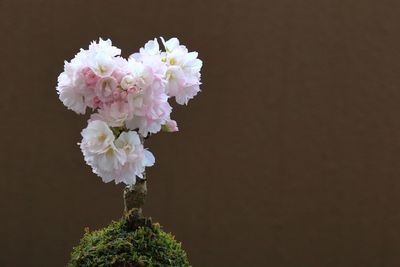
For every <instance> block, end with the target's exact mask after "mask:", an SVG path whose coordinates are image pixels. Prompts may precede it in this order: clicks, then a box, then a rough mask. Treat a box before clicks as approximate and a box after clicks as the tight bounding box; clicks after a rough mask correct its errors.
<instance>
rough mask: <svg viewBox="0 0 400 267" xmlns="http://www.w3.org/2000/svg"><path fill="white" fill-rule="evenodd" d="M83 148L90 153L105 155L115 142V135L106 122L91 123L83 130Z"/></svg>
mask: <svg viewBox="0 0 400 267" xmlns="http://www.w3.org/2000/svg"><path fill="white" fill-rule="evenodd" d="M81 135H82V137H83V139H82V143H81V147H84V149H85V150H87V151H88V152H90V153H105V152H107V151H108V149H109V148H110V146H111V145H112V144H113V142H114V139H115V137H114V134H113V132H112V131H111V130H110V128H109V127H108V125H107V124H106V123H105V122H104V121H100V120H94V121H90V122H89V124H88V126H87V127H86V128H85V129H83V130H82V133H81Z"/></svg>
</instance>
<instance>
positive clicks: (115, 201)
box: [0, 0, 400, 267]
mask: <svg viewBox="0 0 400 267" xmlns="http://www.w3.org/2000/svg"><path fill="white" fill-rule="evenodd" d="M399 14H400V2H399V1H395V0H393V1H386V0H383V1H372V0H364V1H350V0H347V1H327V0H323V1H311V0H303V1H294V0H293V1H288V0H280V1H271V0H252V1H248V0H228V1H213V0H202V1H200V0H199V1H184V0H164V1H153V0H146V1H145V0H142V1H136V0H131V1H128V0H126V1H102V0H97V1H81V0H80V1H78V0H70V1H51V0H36V1H28V0H0V33H1V37H0V48H1V49H0V115H1V119H0V130H1V131H0V148H1V150H0V151H1V153H0V160H1V161H0V162H1V168H0V170H1V172H0V173H1V174H0V175H1V179H0V211H1V213H0V214H1V220H0V265H1V266H63V265H65V264H66V263H67V261H68V259H69V254H70V252H71V249H72V246H74V245H76V244H78V242H79V239H80V237H81V236H82V234H83V229H84V227H86V226H87V227H89V228H90V229H92V230H94V229H98V228H101V227H104V226H106V225H107V224H108V223H109V222H110V221H111V220H116V219H118V218H120V216H121V215H122V210H123V200H122V189H123V186H122V185H118V186H117V185H114V184H104V183H103V182H101V180H100V179H99V178H98V177H96V176H95V175H94V174H93V173H92V172H91V169H90V168H89V167H88V166H86V165H85V163H84V161H83V156H82V154H81V152H80V150H79V147H78V146H77V145H76V143H77V142H79V141H80V131H81V130H82V129H83V128H84V127H86V120H87V118H88V117H87V116H78V115H76V114H74V113H73V112H71V111H68V110H67V109H66V108H65V107H64V106H63V105H62V103H61V102H60V101H59V100H58V96H57V94H56V90H55V86H56V81H57V76H58V74H59V73H60V72H61V71H62V70H63V61H64V60H70V59H71V58H72V57H73V56H74V55H75V53H76V52H77V51H78V50H79V49H80V48H87V46H88V45H89V43H90V42H91V41H92V40H96V39H98V37H103V38H111V39H112V40H113V42H114V44H115V45H116V46H118V47H120V48H121V49H122V51H123V52H122V54H123V56H128V55H130V54H131V53H133V52H135V51H138V49H139V48H140V47H141V46H142V45H143V44H144V43H145V42H146V41H148V40H149V39H152V38H154V37H159V36H164V37H166V38H170V37H174V36H176V37H178V38H180V40H181V42H182V43H183V44H186V45H187V46H188V47H189V49H190V50H195V51H198V52H199V57H200V58H201V59H202V60H203V61H204V67H203V70H202V82H203V85H202V87H201V89H202V92H201V93H200V94H199V95H198V96H197V97H196V98H195V99H194V100H193V101H190V103H189V105H188V106H187V107H186V106H178V105H173V108H174V110H173V113H172V116H173V118H175V119H176V120H177V121H178V124H179V128H180V132H178V133H176V134H165V133H160V134H157V135H154V136H152V137H151V138H150V139H149V140H148V141H147V142H146V146H147V147H148V148H150V150H151V151H152V152H153V153H154V155H155V156H156V160H157V162H156V165H155V166H154V167H152V168H149V169H148V178H149V183H148V187H149V195H148V198H147V203H146V205H145V208H144V212H145V214H146V215H149V216H151V217H153V219H154V220H155V221H158V222H160V223H161V224H162V225H163V226H164V229H165V230H166V231H168V232H172V233H173V234H174V235H175V236H176V238H177V239H178V240H179V241H181V242H182V245H183V247H184V249H186V250H187V252H188V255H189V259H190V262H191V263H192V264H193V266H199V267H200V266H202V267H225V266H226V267H242V266H276V267H280V266H282V267H286V266H287V267H290V266H296V267H321V266H332V267H334V266H351V267H356V266H362V267H367V266H373V267H376V266H400V254H399V251H400V164H399V156H400V119H399V116H400V75H399V72H400V37H399V36H400V16H399Z"/></svg>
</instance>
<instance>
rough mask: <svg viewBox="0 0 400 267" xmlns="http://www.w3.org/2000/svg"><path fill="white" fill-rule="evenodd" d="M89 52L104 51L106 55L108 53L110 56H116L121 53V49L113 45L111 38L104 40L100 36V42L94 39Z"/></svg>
mask: <svg viewBox="0 0 400 267" xmlns="http://www.w3.org/2000/svg"><path fill="white" fill-rule="evenodd" d="M88 52H89V53H90V54H97V53H103V54H106V55H108V56H110V57H115V56H119V55H121V49H119V48H117V47H115V46H113V45H112V42H111V40H110V39H107V40H103V39H101V38H99V42H98V43H96V42H95V41H93V42H92V43H91V44H90V45H89V50H88Z"/></svg>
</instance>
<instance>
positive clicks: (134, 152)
mask: <svg viewBox="0 0 400 267" xmlns="http://www.w3.org/2000/svg"><path fill="white" fill-rule="evenodd" d="M115 145H116V147H118V148H119V149H121V150H123V151H124V152H125V153H126V158H127V160H126V163H125V164H124V165H123V166H122V168H121V170H120V171H119V172H118V173H117V175H116V177H115V182H116V183H120V182H124V183H125V184H134V183H135V182H136V176H137V177H139V178H143V173H144V170H145V167H150V166H153V164H154V162H155V159H154V156H153V154H152V153H151V152H150V151H148V150H146V149H144V148H143V145H142V143H141V142H140V138H139V135H138V134H137V133H136V132H135V131H129V132H123V133H121V135H120V136H119V137H118V139H117V140H116V141H115Z"/></svg>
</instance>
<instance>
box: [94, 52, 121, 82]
mask: <svg viewBox="0 0 400 267" xmlns="http://www.w3.org/2000/svg"><path fill="white" fill-rule="evenodd" d="M89 64H90V68H91V69H92V71H93V72H94V73H95V74H96V75H97V76H99V77H108V76H110V75H111V73H112V72H113V71H114V69H115V63H114V60H113V58H112V57H111V56H109V55H107V54H104V53H99V54H97V55H96V56H95V57H94V58H92V60H91V62H90V63H89Z"/></svg>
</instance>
